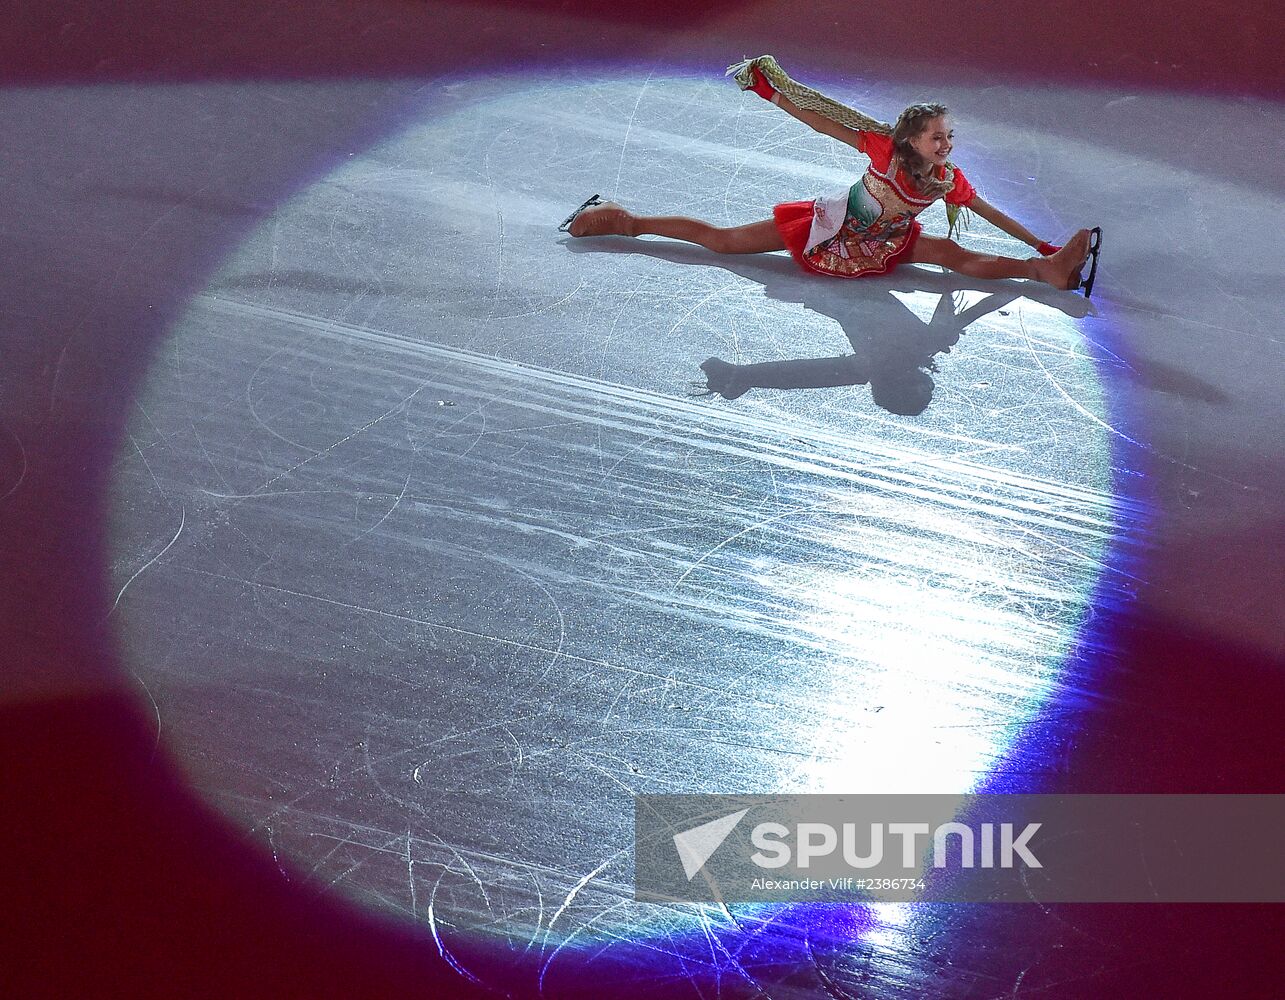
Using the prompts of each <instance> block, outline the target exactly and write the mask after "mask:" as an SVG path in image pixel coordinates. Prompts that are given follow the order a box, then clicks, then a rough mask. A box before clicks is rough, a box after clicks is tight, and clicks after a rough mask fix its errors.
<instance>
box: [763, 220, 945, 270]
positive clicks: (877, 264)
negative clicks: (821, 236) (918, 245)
mask: <svg viewBox="0 0 1285 1000" xmlns="http://www.w3.org/2000/svg"><path fill="white" fill-rule="evenodd" d="M815 204H816V203H815V202H812V201H787V202H784V203H782V204H780V205H777V206H776V207H775V208H773V209H772V218H773V220H775V222H776V229H777V232H779V233H780V234H781V240H782V241H783V242H784V243H785V248H786V249H787V250H789V251H790V255H791V256H792V257H793V258H794V259H795V260H796V261H798V262H799V265H800V266H801V267H803V268H804V269H805V270H808V271H812V272H814V273H816V274H829V275H833V276H834V277H837V278H861V277H864V276H865V275H868V274H885V273H887V272H888V271H891V270H892V269H893V267H895V266H896V265H897V262H898V261H900V260H902V259H904V258H905V257H906V256H907V255H908V254H909V253H910V250H911V248H912V247H913V246H914V245H915V241H916V240H917V239H919V233H920V231H921V229H922V228H923V227H922V226H920V225H919V223H918V222H917V221H912V222H911V223H910V232H909V233H907V234H906V235H904V236H902V237H901V238H900V239H898V240H894V241H891V242H886V241H878V242H877V243H874V244H870V245H872V246H874V247H875V248H876V249H875V250H874V251H873V252H868V251H867V250H865V249H864V248H863V246H862V242H861V241H859V240H855V239H853V240H847V241H845V248H846V249H847V251H848V253H847V256H840V255H839V254H836V253H832V252H829V251H828V250H825V249H822V247H814V248H813V250H812V252H811V253H807V252H806V250H807V245H808V236H809V235H810V234H811V232H812V217H813V213H814V206H815Z"/></svg>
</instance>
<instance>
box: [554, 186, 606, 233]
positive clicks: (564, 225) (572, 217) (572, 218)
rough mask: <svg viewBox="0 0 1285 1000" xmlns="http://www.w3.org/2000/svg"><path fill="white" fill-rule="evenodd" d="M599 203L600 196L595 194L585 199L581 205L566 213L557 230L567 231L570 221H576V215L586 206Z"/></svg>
mask: <svg viewBox="0 0 1285 1000" xmlns="http://www.w3.org/2000/svg"><path fill="white" fill-rule="evenodd" d="M601 204H602V196H601V195H596V194H595V195H594V196H593V197H592V198H590V199H589V200H588V201H586V202H585V203H584V204H583V205H581V206H580V207H579V208H577V209H576V210H575V211H574V212H572V213H571V214H570V215H568V216H567V217H566V219H564V220H563V222H562V225H560V226H559V227H558V232H560V233H565V232H569V231H570V230H571V223H573V222H575V221H576V216H577V215H579V214H580V213H581V212H583V211H584V210H585V209H586V208H592V207H593V206H594V205H601Z"/></svg>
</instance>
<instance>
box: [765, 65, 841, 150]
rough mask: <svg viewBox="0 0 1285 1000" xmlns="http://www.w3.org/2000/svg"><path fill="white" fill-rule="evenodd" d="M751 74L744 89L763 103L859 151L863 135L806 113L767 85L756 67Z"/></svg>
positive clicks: (814, 113)
mask: <svg viewBox="0 0 1285 1000" xmlns="http://www.w3.org/2000/svg"><path fill="white" fill-rule="evenodd" d="M751 73H752V79H753V83H752V84H751V85H750V86H749V87H748V88H746V89H748V90H749V91H750V92H751V93H754V94H758V95H759V97H761V98H763V100H765V101H771V102H772V103H773V104H775V105H776V106H777V107H778V108H780V109H781V110H782V111H784V112H785V113H786V114H788V115H792V116H794V117H795V118H797V119H798V120H799V121H801V122H802V123H803V124H804V125H806V126H808V128H811V129H815V130H816V131H817V132H820V133H821V134H822V135H828V136H830V138H832V139H838V140H839V141H840V142H843V143H847V144H848V145H849V146H852V147H853V148H854V149H861V137H862V135H864V134H865V133H863V132H860V131H858V130H857V129H855V128H849V127H848V126H847V125H841V124H839V123H838V122H836V121H834V120H833V119H832V118H827V117H826V116H825V115H823V114H819V113H817V112H816V111H808V110H805V109H804V108H801V107H799V106H798V105H797V104H795V103H794V102H793V101H791V100H790V99H789V98H788V97H786V96H785V95H784V94H782V93H781V92H780V91H778V90H777V89H776V88H775V87H773V86H772V85H771V84H770V83H768V81H767V78H766V77H765V76H764V75H763V73H762V71H760V70H759V69H758V68H757V67H755V68H753V69H752V71H751Z"/></svg>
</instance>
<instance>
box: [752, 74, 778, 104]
mask: <svg viewBox="0 0 1285 1000" xmlns="http://www.w3.org/2000/svg"><path fill="white" fill-rule="evenodd" d="M750 75H751V76H752V77H753V78H754V82H753V83H751V84H750V85H749V86H748V87H746V88H745V89H746V90H752V91H754V93H756V94H758V95H759V97H761V98H763V100H765V101H770V100H772V98H773V97H775V96H776V88H775V87H773V86H772V85H771V84H770V83H768V82H767V77H765V76H764V75H763V71H762V70H760V69H759V68H758V67H757V66H751V67H750Z"/></svg>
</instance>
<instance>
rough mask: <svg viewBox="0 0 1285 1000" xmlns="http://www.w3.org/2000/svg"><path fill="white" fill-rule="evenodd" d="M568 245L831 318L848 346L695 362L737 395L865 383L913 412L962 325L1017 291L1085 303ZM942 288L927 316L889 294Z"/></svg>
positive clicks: (998, 287) (1064, 306)
mask: <svg viewBox="0 0 1285 1000" xmlns="http://www.w3.org/2000/svg"><path fill="white" fill-rule="evenodd" d="M565 245H566V247H567V249H568V250H570V251H571V252H573V253H634V254H645V255H647V256H649V257H656V258H658V259H660V260H665V261H669V262H671V263H673V264H680V265H700V266H702V267H720V268H723V269H724V270H727V271H731V272H732V273H733V274H736V275H739V276H741V277H742V278H746V279H748V280H750V281H754V282H757V283H758V284H760V285H762V286H763V290H764V292H765V293H766V295H767V297H768V298H770V299H775V300H777V301H778V302H793V303H799V304H801V305H803V306H804V307H805V308H807V309H809V310H811V311H813V312H816V313H819V314H821V315H823V316H828V317H830V318H831V319H833V320H834V321H835V322H837V323H838V324H839V326H840V328H841V329H842V330H843V332H844V335H845V336H846V337H847V338H848V342H849V343H850V344H851V345H852V351H853V353H852V354H849V355H844V356H841V357H831V358H798V359H794V360H789V361H765V362H759V363H757V364H732V363H730V362H727V361H723V360H721V359H719V358H710V359H709V360H708V361H706V362H705V363H704V364H702V365H701V370H702V371H703V372H704V373H705V378H706V382H707V385H708V388H709V391H710V392H715V393H718V394H719V395H721V396H724V397H726V398H728V399H735V398H736V397H737V396H740V395H743V394H744V393H745V392H747V391H748V390H750V389H816V388H827V387H834V386H847V385H866V384H868V385H869V386H870V394H871V396H872V398H873V399H874V402H875V403H876V405H878V406H880V407H882V408H883V409H885V410H887V411H889V412H890V413H896V414H901V415H903V416H917V415H918V414H920V413H923V412H924V410H925V409H927V408H928V404H929V403H930V402H932V396H933V390H934V389H935V385H934V383H933V379H932V374H931V373H932V372H935V371H936V370H937V364H936V357H937V355H939V354H944V353H948V352H949V351H950V349H951V348H952V347H953V346H954V345H955V344H956V343H958V342H959V338H960V335H961V334H962V333H963V332H964V329H965V328H966V327H967V326H968V325H969V324H970V323H973V322H976V321H977V320H978V319H980V318H981V317H983V316H985V315H986V314H987V313H991V312H995V311H996V310H1001V309H1003V308H1004V307H1005V306H1007V305H1009V304H1010V303H1011V302H1013V300H1015V299H1018V298H1026V299H1029V300H1032V301H1036V302H1040V303H1042V304H1044V305H1047V306H1050V307H1052V308H1055V309H1058V310H1060V311H1061V312H1063V313H1065V314H1067V315H1069V316H1073V317H1076V318H1080V317H1083V316H1086V315H1088V313H1089V311H1090V309H1091V307H1090V304H1089V302H1088V301H1087V300H1086V299H1085V298H1084V297H1083V296H1080V295H1076V294H1073V293H1071V292H1062V291H1058V290H1057V289H1054V288H1049V287H1048V286H1046V285H1041V284H1038V283H1036V282H1031V281H1016V280H1002V281H987V280H983V279H979V278H969V277H967V276H966V275H962V274H956V273H955V272H952V271H945V272H942V271H937V270H935V269H934V270H929V269H926V268H923V267H917V266H905V267H900V268H897V269H896V270H895V271H893V272H892V273H891V274H888V275H884V276H881V277H879V278H877V279H855V280H854V279H843V278H829V277H825V276H823V275H814V274H808V273H805V272H803V271H801V270H800V269H799V266H798V265H797V264H796V263H795V262H794V261H793V260H791V259H790V257H789V256H787V255H786V254H784V253H776V254H746V255H744V256H732V255H720V254H714V253H711V252H710V251H708V250H705V249H703V248H701V247H694V246H689V245H687V244H683V243H677V242H672V241H668V240H636V239H626V238H614V237H600V238H595V239H580V240H577V239H568V240H567V241H566V244H565ZM963 291H973V292H976V293H979V294H980V295H981V296H982V298H981V299H979V300H977V301H975V302H973V303H972V304H970V305H968V306H966V307H965V308H963V309H961V310H959V311H956V301H955V300H956V295H955V294H954V293H957V292H963ZM894 292H896V293H902V294H906V293H912V292H929V293H934V294H937V295H939V299H938V301H937V304H936V306H935V307H934V310H933V313H932V316H931V318H930V319H928V320H927V321H925V320H923V319H920V318H919V317H918V316H917V315H915V313H913V312H911V311H910V309H909V308H907V307H906V306H905V305H904V304H903V303H902V302H901V301H900V300H899V299H898V298H897V297H896V295H894V294H893V293H894Z"/></svg>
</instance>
